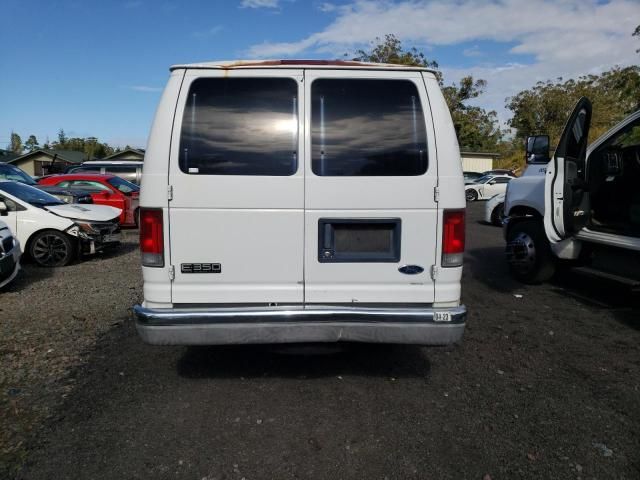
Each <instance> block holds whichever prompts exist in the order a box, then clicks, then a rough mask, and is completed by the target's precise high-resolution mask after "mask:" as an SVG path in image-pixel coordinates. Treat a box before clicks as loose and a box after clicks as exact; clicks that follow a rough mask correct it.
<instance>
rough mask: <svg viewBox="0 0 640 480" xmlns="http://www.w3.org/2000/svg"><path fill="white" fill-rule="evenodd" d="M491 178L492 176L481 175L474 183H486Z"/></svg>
mask: <svg viewBox="0 0 640 480" xmlns="http://www.w3.org/2000/svg"><path fill="white" fill-rule="evenodd" d="M492 178H493V175H483V176H482V177H480V178H477V179H475V180H474V181H473V182H474V183H487V182H488V181H489V180H491V179H492Z"/></svg>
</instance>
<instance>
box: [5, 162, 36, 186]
mask: <svg viewBox="0 0 640 480" xmlns="http://www.w3.org/2000/svg"><path fill="white" fill-rule="evenodd" d="M0 180H12V181H14V182H20V183H26V184H27V185H35V184H36V181H35V180H34V179H33V178H31V177H30V176H29V175H27V174H26V173H25V172H23V171H22V170H20V169H19V168H18V167H15V166H13V165H0Z"/></svg>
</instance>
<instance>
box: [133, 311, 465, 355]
mask: <svg viewBox="0 0 640 480" xmlns="http://www.w3.org/2000/svg"><path fill="white" fill-rule="evenodd" d="M466 313H467V310H466V307H464V306H459V307H452V308H444V309H434V308H423V307H407V306H393V305H389V306H385V307H360V306H358V307H351V306H323V305H306V306H302V305H300V306H283V307H234V308H173V309H152V308H146V307H143V306H140V305H136V306H135V307H134V314H135V316H136V328H137V330H138V333H139V334H140V337H141V338H142V339H143V340H144V341H145V342H147V343H150V344H154V345H224V344H251V343H302V342H339V341H350V342H367V343H403V344H419V345H449V344H451V343H455V342H457V341H459V340H460V339H461V338H462V334H463V332H464V327H465V318H466Z"/></svg>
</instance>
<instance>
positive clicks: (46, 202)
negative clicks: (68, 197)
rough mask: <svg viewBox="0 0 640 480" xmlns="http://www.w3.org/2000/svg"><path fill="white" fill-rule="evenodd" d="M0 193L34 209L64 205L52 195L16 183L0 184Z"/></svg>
mask: <svg viewBox="0 0 640 480" xmlns="http://www.w3.org/2000/svg"><path fill="white" fill-rule="evenodd" d="M0 191H3V192H6V193H8V194H9V195H12V196H14V197H16V198H18V199H20V200H22V201H23V202H27V203H30V204H31V205H33V206H34V207H46V206H50V205H65V203H64V202H62V201H60V200H58V199H57V198H56V197H54V196H53V195H49V194H48V193H47V192H43V191H42V190H39V189H37V188H34V187H31V186H29V185H25V184H24V183H18V182H0Z"/></svg>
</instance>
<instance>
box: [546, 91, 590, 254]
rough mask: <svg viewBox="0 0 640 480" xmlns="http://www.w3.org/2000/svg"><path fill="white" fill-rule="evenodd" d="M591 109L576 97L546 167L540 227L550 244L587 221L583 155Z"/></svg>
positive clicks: (571, 233)
mask: <svg viewBox="0 0 640 480" xmlns="http://www.w3.org/2000/svg"><path fill="white" fill-rule="evenodd" d="M591 110H592V108H591V102H590V101H589V99H588V98H586V97H582V98H581V99H580V100H578V103H577V104H576V106H575V108H574V109H573V112H572V113H571V116H570V117H569V120H568V121H567V124H566V125H565V127H564V131H563V132H562V135H561V136H560V140H559V142H558V147H557V148H556V151H555V153H554V155H553V158H552V159H551V161H550V162H549V165H548V166H547V173H546V178H545V187H544V188H545V198H544V229H545V232H546V234H547V238H548V239H549V241H550V242H551V243H558V242H560V241H562V240H565V239H567V238H570V237H572V236H574V235H575V234H576V233H578V232H579V231H580V230H581V229H582V228H583V227H584V226H585V225H586V224H587V222H588V221H589V216H590V212H591V207H590V200H589V192H588V189H587V181H586V180H587V179H586V172H587V164H586V156H587V142H588V137H589V125H590V124H591Z"/></svg>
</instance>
